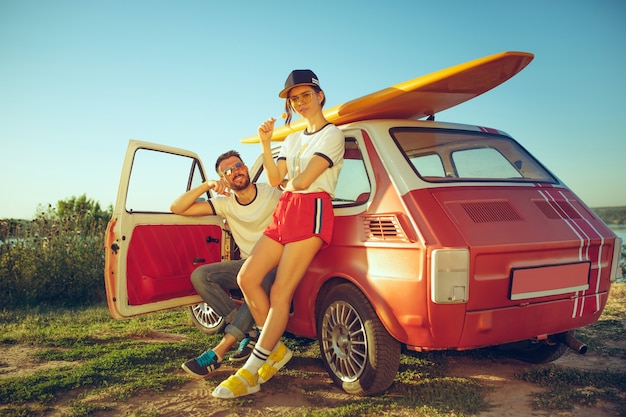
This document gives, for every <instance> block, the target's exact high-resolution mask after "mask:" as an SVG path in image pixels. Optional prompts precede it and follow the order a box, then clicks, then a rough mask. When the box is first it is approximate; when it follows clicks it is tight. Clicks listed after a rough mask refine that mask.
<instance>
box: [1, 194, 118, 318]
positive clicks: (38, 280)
mask: <svg viewBox="0 0 626 417" xmlns="http://www.w3.org/2000/svg"><path fill="white" fill-rule="evenodd" d="M38 211H39V213H38V215H37V217H36V218H35V219H34V220H32V221H30V222H15V221H11V220H5V221H3V225H2V226H3V227H2V229H3V230H8V232H7V233H3V236H2V239H3V240H2V241H0V243H1V245H0V294H2V298H1V299H0V309H7V308H15V307H25V306H37V305H40V304H44V305H52V306H66V307H71V306H78V305H87V304H93V303H98V302H101V301H103V300H104V299H105V295H104V285H103V280H102V274H103V270H104V232H105V229H106V224H107V221H108V219H109V218H110V216H111V211H112V210H109V211H103V210H101V209H100V205H99V204H98V203H94V202H93V201H91V200H88V199H87V198H86V197H85V196H81V197H79V198H75V197H72V199H69V200H66V201H59V204H58V206H57V208H56V209H55V208H52V207H48V208H47V209H46V210H41V209H40V210H38Z"/></svg>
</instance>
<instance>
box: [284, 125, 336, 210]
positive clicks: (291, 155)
mask: <svg viewBox="0 0 626 417" xmlns="http://www.w3.org/2000/svg"><path fill="white" fill-rule="evenodd" d="M344 151H345V138H344V135H343V132H342V131H341V130H340V129H338V128H337V126H335V125H333V124H331V123H329V124H327V125H326V126H324V127H323V128H322V129H320V130H318V131H317V132H315V133H312V134H309V133H306V131H300V132H294V133H291V134H290V135H289V136H287V138H286V139H285V141H284V142H283V145H282V146H281V148H280V151H279V153H278V159H285V160H286V162H287V175H288V179H292V178H294V177H296V176H297V175H298V174H300V173H301V172H302V171H303V170H304V169H305V168H306V167H307V165H308V164H309V162H310V161H311V158H313V157H314V156H321V157H322V158H324V159H326V160H327V161H328V163H329V167H328V169H326V170H324V172H323V173H322V174H321V175H320V176H319V177H317V178H316V179H315V181H313V183H312V184H311V185H310V186H309V188H307V189H305V190H298V191H294V192H296V193H314V192H320V191H325V192H327V193H328V194H330V196H331V198H332V197H334V194H335V187H336V186H337V180H338V178H339V172H340V171H341V167H342V166H343V154H344Z"/></svg>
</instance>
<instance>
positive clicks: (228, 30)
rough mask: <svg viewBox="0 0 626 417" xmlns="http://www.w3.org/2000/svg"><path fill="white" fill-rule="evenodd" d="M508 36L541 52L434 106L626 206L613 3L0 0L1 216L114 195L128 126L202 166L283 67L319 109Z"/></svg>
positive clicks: (254, 151) (624, 20)
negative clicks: (305, 86) (507, 73)
mask: <svg viewBox="0 0 626 417" xmlns="http://www.w3.org/2000/svg"><path fill="white" fill-rule="evenodd" d="M503 51H524V52H531V53H533V54H535V59H534V60H533V62H531V63H530V65H529V66H528V67H526V68H525V69H524V70H523V71H522V72H520V73H519V74H518V75H516V76H515V77H513V78H512V79H510V80H509V81H507V82H506V83H504V84H502V85H501V86H499V87H496V88H495V89H493V90H491V91H489V92H487V93H485V94H483V95H482V96H479V97H477V98H475V99H473V100H470V101H468V102H466V103H463V104H461V105H458V106H456V107H453V108H451V109H449V110H446V111H444V112H441V113H439V114H437V116H436V118H437V120H438V121H445V122H455V123H465V124H471V125H479V126H486V127H492V128H496V129H500V130H502V131H505V132H507V133H508V134H510V135H511V136H513V137H514V138H515V139H516V140H517V141H518V142H520V143H521V144H522V145H523V146H524V147H525V148H526V149H528V150H529V151H530V152H531V153H532V154H533V155H534V156H535V157H536V158H537V159H539V161H541V162H542V163H543V164H544V165H546V166H547V167H548V168H549V169H550V170H551V171H552V172H553V173H554V174H556V176H557V177H559V178H560V179H561V180H562V181H564V182H565V184H566V185H568V186H569V187H570V188H571V189H572V190H573V191H574V192H575V193H576V194H577V195H578V196H579V197H580V198H582V200H583V201H584V202H585V203H586V204H587V205H588V206H590V207H606V206H626V169H625V168H624V166H625V161H626V117H624V114H623V113H624V110H626V106H625V105H624V99H625V98H626V76H625V75H624V71H625V68H626V2H623V0H596V1H579V0H548V1H546V0H526V1H524V2H509V1H501V0H493V1H491V0H488V1H481V0H476V1H472V2H468V1H461V0H458V1H456V0H453V1H440V2H433V1H421V0H408V1H395V0H386V1H384V2H383V1H370V2H367V1H363V0H360V1H352V0H345V1H325V0H319V1H316V2H284V1H274V0H266V1H245V0H242V1H217V0H216V1H211V0H206V1H204V0H203V1H200V0H198V1H192V0H180V1H160V0H150V1H142V0H134V1H129V0H109V1H104V0H103V1H95V0H80V1H70V0H55V1H48V0H37V1H35V0H32V1H25V0H0V218H24V219H32V218H34V217H35V215H36V213H37V210H38V208H39V207H48V206H49V205H51V206H53V207H55V206H56V204H57V202H58V201H59V200H66V199H69V198H71V197H74V196H81V195H83V194H85V195H86V196H87V197H88V198H90V199H92V200H94V201H96V202H98V203H100V205H101V206H102V207H103V208H106V207H108V206H109V205H110V204H114V202H115V199H116V194H117V188H118V184H119V179H120V173H121V169H122V163H123V160H124V154H125V152H126V147H127V145H128V140H129V139H139V140H143V141H148V142H154V143H160V144H164V145H170V146H175V147H179V148H183V149H187V150H190V151H194V152H196V153H197V154H198V155H199V156H200V158H201V159H202V161H203V164H204V166H205V168H206V169H208V170H209V175H214V172H213V170H212V168H213V165H214V161H215V159H216V158H217V156H218V155H219V154H221V153H223V152H225V151H227V150H229V149H237V150H239V151H240V152H241V154H242V156H243V158H244V160H245V161H246V162H247V163H248V164H249V165H251V164H252V162H253V161H254V159H255V158H256V156H257V155H258V154H259V152H260V147H259V146H258V145H255V144H252V145H250V144H248V145H244V144H241V143H240V140H241V139H242V138H244V137H248V136H250V135H253V134H255V133H256V130H257V127H258V126H259V124H260V123H261V122H262V121H263V120H265V119H267V118H269V117H277V118H279V123H280V120H281V119H280V115H281V114H282V112H283V106H284V102H283V100H282V99H279V98H278V92H279V91H280V90H281V89H282V88H283V85H284V82H285V79H286V77H287V75H288V74H289V72H290V71H291V70H293V69H302V68H309V69H312V70H313V71H314V72H315V73H316V74H317V75H318V77H319V79H320V83H321V85H322V88H323V89H324V92H325V93H326V97H327V102H326V108H330V107H333V106H335V105H338V104H341V103H343V102H346V101H348V100H351V99H354V98H357V97H360V96H363V95H366V94H369V93H371V92H374V91H377V90H380V89H383V88H386V87H389V86H391V85H394V84H398V83H400V82H403V81H406V80H409V79H412V78H416V77H418V76H421V75H425V74H428V73H431V72H434V71H437V70H440V69H444V68H447V67H450V66H453V65H456V64H460V63H463V62H467V61H470V60H473V59H477V58H481V57H484V56H487V55H491V54H495V53H499V52H503Z"/></svg>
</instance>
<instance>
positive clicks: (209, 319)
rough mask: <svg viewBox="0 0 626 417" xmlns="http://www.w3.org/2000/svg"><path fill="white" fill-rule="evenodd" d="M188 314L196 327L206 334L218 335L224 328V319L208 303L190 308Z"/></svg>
mask: <svg viewBox="0 0 626 417" xmlns="http://www.w3.org/2000/svg"><path fill="white" fill-rule="evenodd" d="M187 313H188V314H189V316H190V318H191V322H192V323H193V324H194V326H196V327H197V328H198V329H200V331H201V332H202V333H204V334H207V335H212V334H216V333H218V332H220V331H221V330H222V328H223V327H224V318H223V317H222V316H220V315H219V314H217V313H216V312H215V310H213V308H212V307H211V306H210V305H208V304H207V303H200V304H196V305H193V306H189V307H188V309H187Z"/></svg>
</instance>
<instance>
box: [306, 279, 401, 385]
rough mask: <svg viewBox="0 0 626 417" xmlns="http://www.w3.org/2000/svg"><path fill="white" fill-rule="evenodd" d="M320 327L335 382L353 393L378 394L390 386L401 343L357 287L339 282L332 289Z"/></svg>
mask: <svg viewBox="0 0 626 417" xmlns="http://www.w3.org/2000/svg"><path fill="white" fill-rule="evenodd" d="M317 329H318V340H319V345H320V350H321V356H322V361H323V363H324V367H325V368H326V370H327V371H328V373H329V375H330V377H331V378H332V380H333V382H334V383H335V385H337V386H338V387H340V388H342V389H343V390H344V391H346V392H347V393H349V394H354V395H375V394H379V393H381V392H383V391H385V390H386V389H387V388H389V387H390V386H391V384H392V383H393V380H394V378H395V376H396V373H397V372H398V367H399V364H400V343H399V342H398V341H397V340H395V339H394V338H392V337H391V335H389V333H388V332H387V330H386V329H385V327H384V326H383V325H382V323H381V322H380V320H379V318H378V316H377V315H376V312H375V311H374V309H373V307H372V305H371V304H370V302H369V301H368V300H367V298H365V296H364V295H363V294H362V293H361V292H360V291H359V290H358V289H357V288H356V287H354V286H353V285H351V284H340V285H337V286H336V287H334V288H333V289H331V290H330V291H329V293H328V294H327V296H326V297H325V299H324V300H323V303H322V308H321V309H320V311H319V313H318V318H317Z"/></svg>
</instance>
